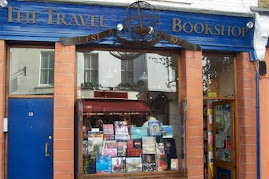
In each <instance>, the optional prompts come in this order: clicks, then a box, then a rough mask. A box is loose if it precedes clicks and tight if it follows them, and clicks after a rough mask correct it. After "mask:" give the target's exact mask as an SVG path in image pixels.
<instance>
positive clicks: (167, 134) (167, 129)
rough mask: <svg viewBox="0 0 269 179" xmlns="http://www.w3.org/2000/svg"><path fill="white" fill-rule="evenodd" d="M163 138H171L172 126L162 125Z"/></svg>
mask: <svg viewBox="0 0 269 179" xmlns="http://www.w3.org/2000/svg"><path fill="white" fill-rule="evenodd" d="M162 134H163V138H173V126H170V125H164V126H162Z"/></svg>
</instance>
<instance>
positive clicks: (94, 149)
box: [88, 137, 103, 156]
mask: <svg viewBox="0 0 269 179" xmlns="http://www.w3.org/2000/svg"><path fill="white" fill-rule="evenodd" d="M102 151H103V138H100V137H89V138H88V154H91V155H93V156H96V155H102Z"/></svg>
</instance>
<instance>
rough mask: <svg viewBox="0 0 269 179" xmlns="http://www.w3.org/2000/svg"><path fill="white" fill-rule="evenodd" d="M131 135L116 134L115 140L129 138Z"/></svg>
mask: <svg viewBox="0 0 269 179" xmlns="http://www.w3.org/2000/svg"><path fill="white" fill-rule="evenodd" d="M129 138H130V137H129V135H126V134H116V135H115V140H128V139H129Z"/></svg>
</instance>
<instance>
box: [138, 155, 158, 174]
mask: <svg viewBox="0 0 269 179" xmlns="http://www.w3.org/2000/svg"><path fill="white" fill-rule="evenodd" d="M141 157H142V171H143V172H153V171H156V163H155V155H154V154H143V155H141Z"/></svg>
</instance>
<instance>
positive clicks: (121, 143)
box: [118, 141, 127, 156]
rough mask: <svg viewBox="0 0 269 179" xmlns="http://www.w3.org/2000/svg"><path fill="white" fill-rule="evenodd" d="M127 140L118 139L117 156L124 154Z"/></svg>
mask: <svg viewBox="0 0 269 179" xmlns="http://www.w3.org/2000/svg"><path fill="white" fill-rule="evenodd" d="M126 149H127V142H126V141H118V156H126Z"/></svg>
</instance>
